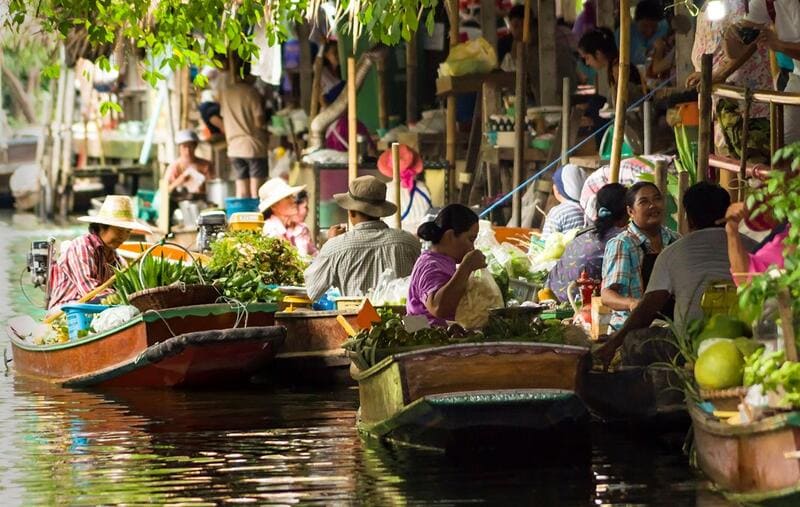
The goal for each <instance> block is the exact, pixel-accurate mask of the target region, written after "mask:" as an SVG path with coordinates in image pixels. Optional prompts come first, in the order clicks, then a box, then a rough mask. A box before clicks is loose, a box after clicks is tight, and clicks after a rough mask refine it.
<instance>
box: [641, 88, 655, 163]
mask: <svg viewBox="0 0 800 507" xmlns="http://www.w3.org/2000/svg"><path fill="white" fill-rule="evenodd" d="M642 116H643V120H644V147H643V149H644V154H645V155H650V154H651V153H653V102H652V101H651V100H650V99H647V100H645V101H644V104H642Z"/></svg>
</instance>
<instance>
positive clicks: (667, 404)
mask: <svg viewBox="0 0 800 507" xmlns="http://www.w3.org/2000/svg"><path fill="white" fill-rule="evenodd" d="M678 386H680V382H679V379H678V378H677V376H676V374H675V372H674V371H672V369H670V368H668V367H665V366H647V367H639V366H625V367H622V368H620V369H619V370H617V371H614V372H601V371H589V372H587V373H586V379H585V380H584V381H583V383H582V390H581V393H580V395H581V397H582V398H583V401H584V402H586V405H587V406H588V407H589V410H590V411H591V413H592V416H593V417H594V418H595V419H596V420H598V421H599V422H602V423H606V424H629V423H632V424H635V425H636V426H646V427H647V430H648V431H649V430H652V429H654V428H655V429H658V430H664V431H669V430H681V431H682V430H685V429H688V427H689V424H690V420H689V414H688V413H687V411H686V401H685V399H684V395H683V390H682V389H680V388H679V387H678Z"/></svg>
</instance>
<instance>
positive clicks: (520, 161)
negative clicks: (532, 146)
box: [511, 0, 531, 227]
mask: <svg viewBox="0 0 800 507" xmlns="http://www.w3.org/2000/svg"><path fill="white" fill-rule="evenodd" d="M523 19H524V21H523V25H522V27H523V28H522V44H519V45H518V47H517V54H516V55H514V56H515V57H516V64H515V71H516V76H515V78H516V79H515V88H514V93H515V94H516V96H515V98H514V170H513V173H512V177H511V187H512V189H516V188H517V187H518V186H519V185H520V183H522V166H523V165H524V164H525V115H526V114H527V110H528V107H527V97H528V94H527V93H526V90H527V88H526V86H525V84H526V77H527V74H528V61H527V58H526V56H527V51H528V43H529V41H530V38H531V0H525V15H524V18H523ZM521 222H522V193H521V192H519V191H516V192H514V195H513V197H512V198H511V224H512V225H513V226H514V227H520V225H521Z"/></svg>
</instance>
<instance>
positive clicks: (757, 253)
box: [725, 202, 789, 285]
mask: <svg viewBox="0 0 800 507" xmlns="http://www.w3.org/2000/svg"><path fill="white" fill-rule="evenodd" d="M749 214H750V211H749V210H748V209H747V207H746V206H745V204H744V203H742V202H737V203H733V204H731V205H730V207H729V208H728V210H727V212H726V213H725V224H726V225H725V232H726V233H727V243H728V257H729V260H730V267H731V274H732V275H733V281H734V282H735V283H736V285H741V284H742V283H745V282H747V281H749V280H750V278H752V277H753V276H755V275H757V274H759V273H765V272H766V271H767V270H769V268H771V267H776V268H779V269H782V268H783V263H784V260H785V259H784V255H783V250H784V247H785V245H784V242H785V241H786V238H787V237H788V236H789V226H788V225H787V224H780V225H778V226H777V227H775V228H774V229H773V230H772V232H771V233H770V234H769V236H767V237H766V238H765V239H764V241H762V242H761V244H760V245H759V246H758V247H757V248H755V249H754V250H753V249H750V248H748V246H747V245H746V244H745V237H744V236H742V235H741V234H739V222H741V221H742V220H744V219H745V218H747V217H748V215H749ZM751 251H752V253H750V252H751Z"/></svg>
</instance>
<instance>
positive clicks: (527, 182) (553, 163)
mask: <svg viewBox="0 0 800 507" xmlns="http://www.w3.org/2000/svg"><path fill="white" fill-rule="evenodd" d="M674 77H675V76H670V77H669V78H667V79H665V80H664V81H662V82H661V83H659V84H658V86H656V87H655V88H653V89H652V90H651V91H650V93H648V94H647V95H645V96H643V97H641V98H640V99H639V100H637V101H636V102H634V103H633V104H631V105H630V106H628V109H626V110H625V112H626V113H628V112H630V111H632V110H634V109H636V108H637V107H639V106H640V105H641V104H643V103H644V102H645V101H646V100H647V99H649V98H650V97H652V96H653V95H655V93H656V92H657V91H659V90H660V89H662V88H664V87H665V86H667V85H668V84H669V83H670V82H672V79H673V78H674ZM613 123H614V119H613V118H612V119H610V120H609V121H607V122H606V123H605V124H604V125H603V126H602V127H600V128H598V129H597V130H595V131H594V132H592V133H591V134H589V135H588V136H586V137H584V138H583V140H582V141H580V142H578V143H577V144H575V145H574V146H573V147H572V148H570V149H569V150H567V155H571V154H572V153H574V152H575V151H576V150H577V149H578V148H580V147H581V146H583V145H584V144H586V143H587V142H589V141H590V140H591V139H594V137H595V136H596V135H598V134H600V133H601V132H603V131H604V130H605V129H607V128H608V127H609V126H611V124H613ZM560 162H561V155H559V156H558V157H557V158H556V159H554V160H552V161H551V162H550V163H548V164H547V165H546V166H545V167H544V169H542V170H540V171H539V172H537V173H536V174H534V175H533V176H531V177H530V178H528V179H527V180H525V181H523V182H522V183H520V184H519V185H517V187H515V188H513V189H512V190H511V191H510V192H509V193H507V194H506V195H504V196H503V197H501V198H500V199H498V200H497V201H495V202H494V203H492V205H491V206H489V207H488V208H486V209H485V210H483V211H482V212H481V214H480V217H481V218H484V217H485V216H487V215H488V214H489V213H491V212H492V211H494V210H495V209H496V208H498V207H500V206H501V205H503V204H504V203H505V202H506V201H508V200H509V199H510V198H511V196H513V195H514V194H516V193H517V192H519V191H520V190H523V189H524V188H525V187H527V186H528V185H530V184H531V183H533V182H534V181H535V180H537V179H539V178H540V177H541V176H542V175H543V174H544V173H546V172H547V171H549V170H550V169H552V168H553V167H555V166H557V165H558V164H559V163H560Z"/></svg>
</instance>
